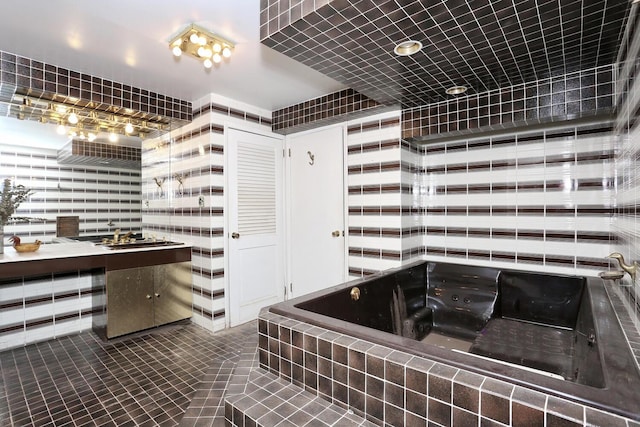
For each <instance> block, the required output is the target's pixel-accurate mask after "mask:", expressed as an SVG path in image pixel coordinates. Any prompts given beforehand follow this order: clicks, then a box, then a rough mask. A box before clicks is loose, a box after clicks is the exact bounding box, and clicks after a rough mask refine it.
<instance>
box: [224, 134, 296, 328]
mask: <svg viewBox="0 0 640 427" xmlns="http://www.w3.org/2000/svg"><path fill="white" fill-rule="evenodd" d="M227 142H228V144H227V147H228V148H227V151H228V163H227V176H228V184H229V194H228V201H229V205H228V209H229V216H228V218H229V224H228V227H229V228H228V233H227V239H228V245H227V247H228V250H229V275H228V283H229V320H230V324H231V326H235V325H238V324H241V323H244V322H247V321H249V320H252V319H255V318H256V317H257V316H258V312H259V311H260V309H261V308H262V307H265V306H267V305H270V304H274V303H276V302H279V301H282V300H283V299H284V285H285V283H284V275H283V271H284V267H283V264H284V262H283V259H284V257H283V251H282V241H283V237H284V233H283V230H284V227H283V222H282V217H283V216H282V212H283V209H282V188H283V185H282V174H283V168H282V153H283V151H282V148H283V142H282V139H278V138H271V137H267V136H263V135H258V134H254V133H249V132H243V131H239V130H235V129H229V130H228V140H227Z"/></svg>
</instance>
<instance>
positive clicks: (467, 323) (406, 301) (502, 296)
mask: <svg viewBox="0 0 640 427" xmlns="http://www.w3.org/2000/svg"><path fill="white" fill-rule="evenodd" d="M356 287H357V288H358V290H359V298H354V297H353V296H352V292H351V290H352V289H353V288H352V287H347V288H345V289H344V290H341V291H337V292H334V293H329V294H326V295H323V296H321V297H319V298H316V299H312V300H308V301H303V302H300V303H298V304H296V305H295V307H297V308H301V309H304V310H308V311H311V312H314V313H318V314H322V315H325V316H329V317H332V318H335V319H339V320H343V321H347V322H350V323H355V324H357V325H362V326H366V327H370V328H374V329H377V330H380V331H384V332H389V333H394V334H396V335H402V336H403V337H406V338H411V339H414V340H417V341H422V342H425V343H427V344H435V345H438V346H441V347H449V348H451V349H456V350H458V351H464V352H467V353H470V354H473V355H478V356H480V357H488V358H491V359H493V360H499V361H502V362H507V363H511V364H516V365H520V366H525V367H528V368H532V369H536V370H541V371H545V372H547V373H551V374H554V375H556V376H559V377H562V378H563V379H565V380H568V381H572V382H577V383H579V384H584V385H588V386H591V387H598V388H602V387H604V386H605V381H604V374H603V369H602V366H601V360H600V352H599V350H598V339H597V337H596V331H595V327H594V321H593V314H592V310H591V304H590V299H589V297H588V287H587V286H586V279H585V278H584V277H573V276H558V275H548V274H539V273H530V272H521V271H510V270H499V269H495V268H486V267H473V266H464V265H456V264H446V263H430V262H426V263H421V264H418V265H414V266H412V267H410V268H405V269H400V270H398V271H396V272H394V273H393V274H385V275H381V276H380V277H376V278H373V279H371V280H367V281H364V282H360V283H358V284H357V285H356Z"/></svg>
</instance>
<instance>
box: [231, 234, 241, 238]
mask: <svg viewBox="0 0 640 427" xmlns="http://www.w3.org/2000/svg"><path fill="white" fill-rule="evenodd" d="M231 238H232V239H239V238H240V233H231Z"/></svg>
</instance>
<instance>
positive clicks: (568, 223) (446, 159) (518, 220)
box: [420, 123, 615, 275]
mask: <svg viewBox="0 0 640 427" xmlns="http://www.w3.org/2000/svg"><path fill="white" fill-rule="evenodd" d="M424 152H425V155H424V166H423V169H422V170H421V173H422V179H421V187H420V188H421V191H422V193H423V194H422V196H423V200H424V204H423V206H424V209H425V212H424V225H425V241H424V245H425V252H426V256H427V257H428V258H429V259H443V260H445V259H446V260H450V261H454V262H463V263H466V262H470V263H483V264H486V263H487V262H490V263H491V264H492V265H497V266H503V267H514V264H515V265H516V266H517V267H518V268H524V269H527V270H541V271H555V272H559V273H563V272H564V273H569V274H591V275H593V274H594V272H595V271H599V270H603V269H605V268H606V267H607V265H608V262H607V260H606V258H605V257H606V255H608V253H609V252H608V251H609V247H610V244H611V242H612V240H613V238H612V236H611V235H610V227H611V221H612V218H613V214H614V208H613V201H614V190H615V171H614V168H613V159H614V140H613V138H612V135H611V125H610V124H609V123H591V124H589V125H582V126H579V127H576V126H567V125H565V126H564V127H555V128H548V129H546V130H543V131H540V130H537V131H533V132H531V131H529V132H527V131H520V132H517V133H509V134H503V135H496V136H492V137H485V138H476V139H466V140H460V141H451V142H448V143H441V144H434V145H427V146H426V147H425V148H424ZM594 270H595V271H594Z"/></svg>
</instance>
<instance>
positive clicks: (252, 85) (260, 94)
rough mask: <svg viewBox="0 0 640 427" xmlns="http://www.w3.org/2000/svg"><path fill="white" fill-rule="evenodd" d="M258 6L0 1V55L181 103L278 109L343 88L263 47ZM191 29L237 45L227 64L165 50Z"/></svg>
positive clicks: (157, 0) (219, 1)
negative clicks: (213, 101) (219, 98)
mask: <svg viewBox="0 0 640 427" xmlns="http://www.w3.org/2000/svg"><path fill="white" fill-rule="evenodd" d="M259 8H260V4H259V0H178V1H176V0H172V1H169V0H109V1H95V0H94V1H87V0H55V1H52V0H29V1H25V0H2V5H1V10H2V15H3V18H2V21H1V22H2V25H0V50H2V51H6V52H11V53H15V54H17V55H21V56H25V57H28V58H32V59H35V60H39V61H43V62H45V63H50V64H53V65H56V66H60V67H63V68H68V69H70V70H75V71H79V72H82V73H87V74H90V75H93V76H99V77H102V78H106V79H109V80H113V81H117V82H121V83H125V84H129V85H132V86H136V87H140V88H144V89H148V90H151V91H155V92H158V93H162V94H166V95H169V96H173V97H177V98H180V99H185V100H190V101H193V100H196V99H198V98H200V97H202V96H204V95H206V94H209V93H216V94H219V95H223V96H226V97H229V98H232V99H235V100H238V101H241V102H245V103H248V104H251V105H254V106H257V107H261V108H264V109H267V110H271V111H273V110H276V109H280V108H283V107H286V106H289V105H292V104H296V103H299V102H302V101H306V100H308V99H312V98H316V97H318V96H322V95H325V94H328V93H332V92H335V91H337V90H340V89H343V88H344V86H343V85H342V84H340V83H338V82H336V81H335V80H332V79H330V78H328V77H326V76H323V75H322V74H319V73H318V72H317V71H314V70H312V69H311V68H308V67H306V66H304V65H301V64H299V63H298V62H295V61H294V60H292V59H290V58H288V57H286V56H284V55H283V54H281V53H278V52H276V51H274V50H271V49H270V48H267V47H265V46H263V45H262V44H260V40H259V23H260V20H259V12H260V11H259ZM190 23H196V24H198V25H200V26H202V27H204V28H206V29H208V30H211V31H212V32H214V33H216V34H219V35H221V36H223V37H225V38H227V39H228V40H230V41H233V42H235V43H236V46H235V50H234V52H233V55H232V57H231V58H230V60H229V61H228V62H223V63H221V64H219V65H217V66H214V67H213V68H212V69H210V70H205V69H204V67H203V66H202V63H201V62H200V61H198V60H196V59H194V58H191V57H186V56H183V57H181V58H179V59H175V58H174V57H173V56H172V55H171V51H170V50H169V48H168V42H169V39H170V38H171V36H173V35H174V34H176V33H178V32H179V31H180V30H182V29H183V28H184V27H186V26H187V25H188V24H190Z"/></svg>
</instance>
